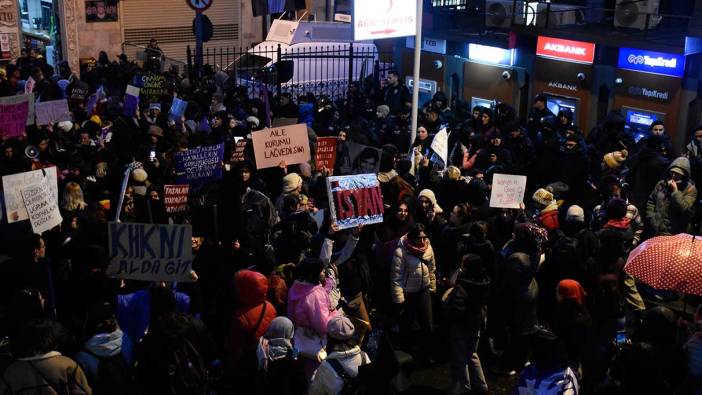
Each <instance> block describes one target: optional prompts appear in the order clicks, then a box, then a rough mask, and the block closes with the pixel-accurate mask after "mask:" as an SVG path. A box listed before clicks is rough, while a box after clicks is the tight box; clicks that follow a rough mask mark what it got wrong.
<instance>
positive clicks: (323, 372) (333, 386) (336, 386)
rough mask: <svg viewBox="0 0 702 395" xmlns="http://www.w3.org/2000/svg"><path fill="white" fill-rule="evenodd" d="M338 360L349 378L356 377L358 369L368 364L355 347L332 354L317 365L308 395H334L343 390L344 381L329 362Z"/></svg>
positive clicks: (367, 359) (359, 350)
mask: <svg viewBox="0 0 702 395" xmlns="http://www.w3.org/2000/svg"><path fill="white" fill-rule="evenodd" d="M331 359H335V360H338V361H339V363H340V364H341V366H342V367H343V369H344V371H345V372H346V374H347V375H348V376H350V377H352V378H353V377H356V376H358V367H359V366H361V365H362V364H363V365H366V364H369V363H370V362H371V361H370V358H368V355H366V353H364V352H363V351H361V349H360V347H358V346H356V347H354V348H352V349H350V350H347V351H343V352H332V353H329V355H327V359H326V360H325V361H324V362H322V364H321V365H319V368H317V370H316V371H315V372H314V374H313V375H312V382H311V383H310V388H309V389H308V391H307V394H308V395H336V394H338V393H340V392H341V390H342V389H343V388H344V380H343V379H342V378H341V377H339V375H338V374H337V373H336V371H334V368H333V367H332V366H331V364H330V363H329V360H331Z"/></svg>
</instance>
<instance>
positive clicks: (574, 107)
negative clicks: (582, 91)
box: [544, 93, 580, 125]
mask: <svg viewBox="0 0 702 395" xmlns="http://www.w3.org/2000/svg"><path fill="white" fill-rule="evenodd" d="M544 94H545V95H546V107H548V109H549V110H551V112H552V113H553V115H556V116H558V113H559V112H560V111H561V110H564V109H566V108H567V109H569V110H570V111H571V112H572V113H573V124H574V125H577V123H578V102H579V101H580V99H577V98H575V97H567V96H559V95H553V94H550V93H544Z"/></svg>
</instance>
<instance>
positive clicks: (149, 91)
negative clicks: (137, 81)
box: [139, 73, 168, 103]
mask: <svg viewBox="0 0 702 395" xmlns="http://www.w3.org/2000/svg"><path fill="white" fill-rule="evenodd" d="M141 82H142V87H141V90H140V91H139V93H140V95H141V97H142V98H143V99H144V100H147V101H148V102H149V103H154V102H159V101H161V98H162V97H163V96H166V95H168V90H167V89H166V77H164V76H162V75H160V74H153V73H147V74H144V75H143V76H141Z"/></svg>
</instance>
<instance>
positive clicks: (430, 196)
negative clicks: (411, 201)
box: [417, 189, 444, 214]
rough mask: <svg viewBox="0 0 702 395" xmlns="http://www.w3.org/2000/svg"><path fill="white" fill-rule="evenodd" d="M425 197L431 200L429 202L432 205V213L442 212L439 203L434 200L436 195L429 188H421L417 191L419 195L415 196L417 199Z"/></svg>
mask: <svg viewBox="0 0 702 395" xmlns="http://www.w3.org/2000/svg"><path fill="white" fill-rule="evenodd" d="M421 197H425V198H427V199H429V200H430V201H431V203H432V204H433V205H434V213H435V214H441V213H443V212H444V210H443V209H441V207H440V206H439V203H437V202H436V195H434V191H432V190H431V189H423V190H422V191H421V192H419V196H417V199H419V198H421Z"/></svg>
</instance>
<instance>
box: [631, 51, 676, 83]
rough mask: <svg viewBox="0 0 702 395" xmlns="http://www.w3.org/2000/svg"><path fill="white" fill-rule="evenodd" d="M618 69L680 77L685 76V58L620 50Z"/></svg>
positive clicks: (666, 54) (667, 54) (652, 52)
mask: <svg viewBox="0 0 702 395" xmlns="http://www.w3.org/2000/svg"><path fill="white" fill-rule="evenodd" d="M618 67H619V68H620V69H627V70H634V71H643V72H645V73H654V74H662V75H669V76H671V77H682V76H683V75H684V74H685V56H684V55H678V54H672V53H664V52H654V51H646V50H643V49H636V48H620V49H619V62H618Z"/></svg>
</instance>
